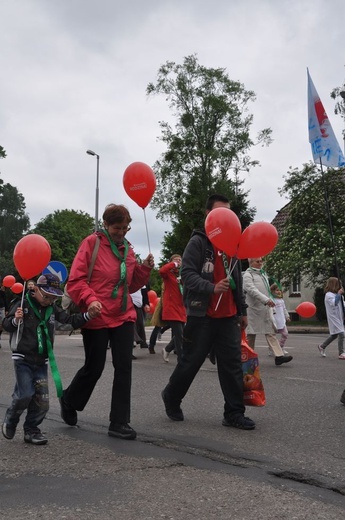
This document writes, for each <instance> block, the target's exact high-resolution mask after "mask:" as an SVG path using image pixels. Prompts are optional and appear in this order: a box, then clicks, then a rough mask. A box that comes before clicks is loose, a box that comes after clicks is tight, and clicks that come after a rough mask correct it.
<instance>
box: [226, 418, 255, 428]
mask: <svg viewBox="0 0 345 520" xmlns="http://www.w3.org/2000/svg"><path fill="white" fill-rule="evenodd" d="M222 425H223V426H231V427H232V428H238V429H239V430H254V429H255V422H254V421H252V419H249V417H245V416H244V415H237V416H235V417H231V418H225V417H224V419H223V420H222Z"/></svg>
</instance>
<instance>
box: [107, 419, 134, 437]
mask: <svg viewBox="0 0 345 520" xmlns="http://www.w3.org/2000/svg"><path fill="white" fill-rule="evenodd" d="M108 435H110V437H117V438H118V439H125V440H129V441H130V440H134V439H135V438H136V436H137V432H136V431H135V430H133V428H131V426H129V424H127V423H124V424H120V423H110V426H109V430H108Z"/></svg>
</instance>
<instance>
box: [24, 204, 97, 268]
mask: <svg viewBox="0 0 345 520" xmlns="http://www.w3.org/2000/svg"><path fill="white" fill-rule="evenodd" d="M93 229H94V219H93V217H91V216H90V215H89V214H88V213H85V212H83V211H75V210H68V209H64V210H57V211H55V212H54V213H50V214H49V215H47V216H46V217H45V218H43V219H41V220H40V221H39V223H38V224H37V225H36V226H35V228H34V229H33V233H37V234H39V235H42V236H44V238H46V239H47V240H48V242H49V244H50V247H51V249H52V260H57V261H59V262H63V263H64V264H65V265H66V267H67V268H68V269H70V267H71V264H72V262H73V258H74V256H75V254H76V252H77V249H78V247H79V245H80V242H81V241H82V240H83V239H84V238H85V237H86V236H87V235H89V234H90V233H92V231H93Z"/></svg>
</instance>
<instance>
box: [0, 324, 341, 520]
mask: <svg viewBox="0 0 345 520" xmlns="http://www.w3.org/2000/svg"><path fill="white" fill-rule="evenodd" d="M147 330H148V331H149V329H147ZM323 337H325V335H324V334H290V336H289V339H288V343H287V350H289V352H290V353H291V354H292V355H293V356H294V360H293V361H292V362H291V363H289V364H287V365H283V366H281V367H276V366H275V365H274V361H273V358H270V357H268V355H267V347H266V345H265V342H264V338H263V337H260V336H259V337H258V340H257V352H258V354H259V359H260V368H261V375H262V379H263V382H264V387H265V392H266V399H267V404H266V406H265V407H262V408H254V407H252V408H247V412H246V414H247V415H248V416H250V417H251V418H252V419H254V420H255V421H256V424H257V427H256V429H255V430H254V431H248V432H244V431H241V430H236V429H233V428H225V427H223V426H222V425H221V420H222V409H223V401H222V394H221V391H220V388H219V384H218V378H217V369H216V367H214V366H213V365H211V363H210V362H209V361H208V360H207V361H206V362H205V364H204V366H203V367H202V370H201V371H200V373H199V374H198V376H197V378H196V379H195V381H194V383H193V385H192V387H191V389H190V392H189V393H188V395H187V396H186V398H185V400H184V402H183V410H184V413H185V421H184V422H182V423H174V422H172V421H170V420H169V419H168V418H167V417H166V415H165V413H164V407H163V403H162V401H161V397H160V392H161V390H162V388H163V387H164V385H165V384H166V382H167V380H168V378H169V375H170V373H171V371H172V369H173V367H174V365H175V363H176V357H175V356H174V355H172V356H171V362H170V363H169V364H165V363H164V362H163V360H162V357H161V354H160V350H161V347H162V345H163V344H164V343H158V344H157V347H156V350H157V354H156V355H150V354H149V353H148V352H147V350H144V349H142V350H141V349H138V348H136V349H135V351H134V353H135V355H136V356H137V360H135V361H133V391H132V422H131V425H132V426H133V427H134V428H135V429H136V430H137V432H138V438H137V440H136V441H120V440H117V439H113V438H110V437H108V436H107V427H108V413H109V402H110V387H111V381H112V365H111V359H110V353H109V359H108V362H107V365H106V368H105V371H104V374H103V376H102V379H101V380H100V381H99V383H98V385H97V387H96V389H95V392H94V394H93V396H92V398H91V400H90V402H89V403H88V406H87V408H86V409H85V410H84V411H83V412H81V413H80V414H79V424H78V427H69V426H67V425H65V424H64V423H63V422H62V420H61V418H60V416H59V405H58V400H57V398H56V395H55V388H54V384H53V382H52V381H51V382H50V392H51V406H50V411H49V414H48V417H47V418H46V420H45V421H44V423H43V425H42V430H43V431H44V432H45V433H46V434H47V436H48V438H49V443H48V444H47V445H46V446H31V445H27V444H24V442H23V438H22V431H21V429H20V428H18V432H17V435H16V437H15V438H14V439H13V441H7V440H5V439H4V438H3V437H2V436H1V438H0V504H1V505H0V518H1V519H2V518H4V519H5V518H6V519H7V518H11V519H15V520H17V519H24V518H25V519H27V518H35V519H36V518H45V519H46V518H54V520H55V519H68V520H69V519H71V520H72V519H79V518H80V519H81V518H83V519H84V520H87V519H93V518H98V519H100V520H103V519H104V520H106V519H113V518H116V519H117V518H119V519H121V520H127V519H128V520H129V519H130V520H132V519H136V518H140V519H145V520H146V519H147V520H149V519H154V520H155V519H174V520H175V519H179V518H183V519H187V520H188V519H192V518H193V519H195V518H197V519H198V518H200V519H213V518H217V519H228V518H232V519H234V520H241V519H252V518H253V519H254V518H255V519H302V518H303V519H309V518H313V519H327V520H333V519H339V520H340V519H343V518H344V506H345V463H344V462H345V450H344V435H345V406H343V405H341V404H340V401H339V399H340V395H341V393H342V391H343V389H344V387H345V361H342V360H339V359H338V356H337V346H336V342H334V344H331V345H330V346H329V347H328V352H327V357H326V358H325V359H323V358H321V357H320V356H319V353H318V350H317V347H316V345H317V344H318V343H320V342H321V340H322V338H323ZM163 339H164V340H166V341H167V340H168V339H169V332H167V333H165V335H164V336H163ZM2 345H3V348H2V349H1V350H0V418H1V419H2V418H3V416H4V413H5V410H6V407H7V406H8V404H9V402H10V396H11V393H12V390H13V369H12V361H11V357H10V352H9V347H8V341H7V338H6V336H5V335H3V341H2ZM55 353H56V358H57V362H58V366H59V368H60V372H61V376H62V379H63V381H64V383H65V385H67V384H68V383H69V381H70V380H71V378H72V377H73V375H74V373H75V372H76V370H77V369H78V368H79V367H80V366H81V364H82V360H83V348H82V341H81V336H80V335H78V334H74V335H72V336H67V335H58V336H57V337H56V341H55Z"/></svg>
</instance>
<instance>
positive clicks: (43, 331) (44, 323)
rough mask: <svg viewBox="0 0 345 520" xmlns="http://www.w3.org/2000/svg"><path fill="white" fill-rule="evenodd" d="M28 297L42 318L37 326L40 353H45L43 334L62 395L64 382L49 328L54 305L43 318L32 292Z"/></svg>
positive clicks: (50, 363) (60, 394)
mask: <svg viewBox="0 0 345 520" xmlns="http://www.w3.org/2000/svg"><path fill="white" fill-rule="evenodd" d="M26 299H27V301H28V303H29V305H30V307H31V309H32V310H33V311H34V313H35V315H36V316H37V318H38V319H39V320H40V322H39V324H38V326H37V339H38V352H39V354H43V335H44V336H45V339H46V343H47V352H48V358H49V365H50V370H51V373H52V377H53V380H54V383H55V388H56V393H57V396H58V397H61V396H62V391H63V389H62V382H61V377H60V373H59V369H58V366H57V364H56V360H55V356H54V352H53V345H52V342H51V339H50V336H49V330H48V321H49V318H50V316H51V315H52V313H53V310H54V309H53V306H52V305H49V306H48V307H46V308H45V314H44V318H43V319H42V316H41V314H40V313H39V311H38V308H37V307H36V305H35V304H34V302H33V301H32V300H31V297H30V294H29V293H27V295H26Z"/></svg>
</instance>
